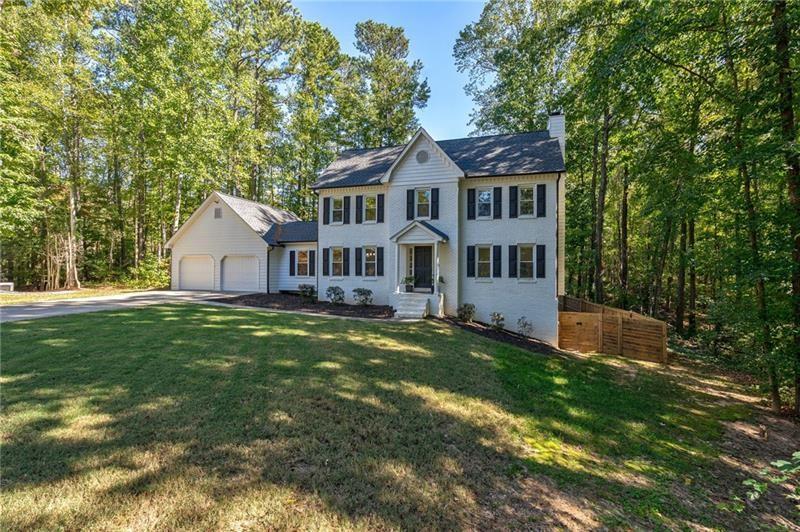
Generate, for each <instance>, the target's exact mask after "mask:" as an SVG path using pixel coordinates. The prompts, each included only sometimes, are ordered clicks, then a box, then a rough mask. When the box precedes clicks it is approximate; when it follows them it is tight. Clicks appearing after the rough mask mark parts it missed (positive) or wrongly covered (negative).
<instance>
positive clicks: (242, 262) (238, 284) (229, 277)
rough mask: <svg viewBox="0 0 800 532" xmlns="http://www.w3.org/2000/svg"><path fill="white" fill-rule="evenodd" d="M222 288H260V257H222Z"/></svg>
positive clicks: (247, 289) (239, 290)
mask: <svg viewBox="0 0 800 532" xmlns="http://www.w3.org/2000/svg"><path fill="white" fill-rule="evenodd" d="M222 289H223V290H228V291H234V292H247V291H257V290H258V259H257V258H256V257H253V256H247V257H225V258H224V259H222Z"/></svg>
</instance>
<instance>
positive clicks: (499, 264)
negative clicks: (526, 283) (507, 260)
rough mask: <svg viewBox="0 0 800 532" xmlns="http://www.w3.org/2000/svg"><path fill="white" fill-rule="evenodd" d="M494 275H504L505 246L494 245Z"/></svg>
mask: <svg viewBox="0 0 800 532" xmlns="http://www.w3.org/2000/svg"><path fill="white" fill-rule="evenodd" d="M492 255H493V257H492V262H493V264H492V277H502V276H503V258H502V257H503V246H492Z"/></svg>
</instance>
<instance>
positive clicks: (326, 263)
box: [322, 248, 331, 277]
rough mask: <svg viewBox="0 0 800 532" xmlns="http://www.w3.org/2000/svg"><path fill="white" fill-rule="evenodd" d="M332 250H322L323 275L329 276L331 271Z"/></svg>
mask: <svg viewBox="0 0 800 532" xmlns="http://www.w3.org/2000/svg"><path fill="white" fill-rule="evenodd" d="M330 254H331V249H330V248H322V275H324V276H326V277H327V276H328V272H329V271H330Z"/></svg>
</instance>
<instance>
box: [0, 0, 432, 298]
mask: <svg viewBox="0 0 800 532" xmlns="http://www.w3.org/2000/svg"><path fill="white" fill-rule="evenodd" d="M0 9H2V18H1V19H0V39H2V41H1V42H0V46H1V47H2V48H0V151H1V152H2V166H0V208H2V211H3V212H2V214H3V215H2V222H1V223H0V238H1V239H2V245H3V257H2V271H3V277H4V278H6V279H8V280H12V281H14V282H15V283H16V285H17V286H18V287H19V288H33V289H42V290H52V289H59V288H77V287H79V286H80V283H81V282H82V281H87V280H88V281H104V282H107V281H117V280H123V281H126V280H130V279H134V280H135V279H136V278H138V277H143V278H144V282H147V281H148V280H152V281H155V282H157V281H158V280H159V279H161V280H163V278H164V275H165V274H166V269H165V262H166V258H167V251H166V249H165V244H166V242H167V241H168V240H169V238H170V236H171V235H172V234H173V233H174V232H175V231H176V230H177V229H178V227H179V226H180V224H181V223H182V222H183V221H185V220H186V218H188V217H189V215H190V214H191V213H192V212H193V211H194V209H195V208H196V207H197V206H198V205H199V204H200V203H201V202H202V201H203V200H204V199H205V198H206V197H207V196H208V194H209V193H210V192H212V191H214V190H222V191H225V192H228V193H231V194H235V195H239V196H243V197H246V198H249V199H253V200H256V201H261V202H267V203H270V204H273V205H278V206H280V207H283V208H286V209H290V210H292V211H294V212H296V213H297V214H298V215H300V216H301V217H305V218H307V219H313V218H314V217H315V216H316V208H315V207H316V197H315V196H314V194H313V193H312V191H311V189H310V185H311V184H312V183H314V182H315V181H316V178H317V174H318V172H319V171H320V170H322V169H323V168H324V167H325V166H327V165H328V164H329V163H330V162H331V161H332V160H333V158H334V156H335V154H336V153H337V152H338V151H340V150H342V149H345V148H358V147H366V146H379V145H385V144H397V143H401V142H404V141H406V140H407V139H408V138H409V137H410V135H411V134H412V133H413V132H414V131H415V130H416V129H417V128H418V127H419V124H418V122H417V119H416V116H415V109H417V108H420V107H423V106H425V105H426V102H427V100H428V97H429V92H430V91H429V88H428V85H427V82H426V81H425V80H424V79H421V70H422V65H421V63H419V62H418V61H415V62H412V61H410V60H409V59H408V51H409V42H408V39H407V38H406V37H405V35H404V32H403V29H402V28H397V27H391V26H389V25H386V24H381V23H377V22H374V21H370V20H367V21H364V22H360V23H358V24H357V25H356V27H355V28H354V39H355V45H356V48H357V50H358V55H356V56H355V57H352V56H348V55H346V54H344V53H342V51H341V49H340V44H339V42H338V41H337V40H336V38H335V37H334V36H333V34H332V33H331V32H330V31H329V30H328V29H326V28H324V27H322V26H320V25H319V24H318V23H315V22H309V21H307V20H304V19H303V18H302V16H301V15H300V13H299V11H298V10H297V9H296V8H294V7H293V6H292V5H291V4H290V3H289V2H287V1H283V0H209V1H207V0H76V1H68V2H64V1H60V0H55V1H48V0H30V1H28V0H16V1H10V2H8V1H7V2H4V3H3V4H2V8H0Z"/></svg>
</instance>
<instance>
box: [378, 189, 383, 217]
mask: <svg viewBox="0 0 800 532" xmlns="http://www.w3.org/2000/svg"><path fill="white" fill-rule="evenodd" d="M378 223H379V224H382V223H383V194H378Z"/></svg>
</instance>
